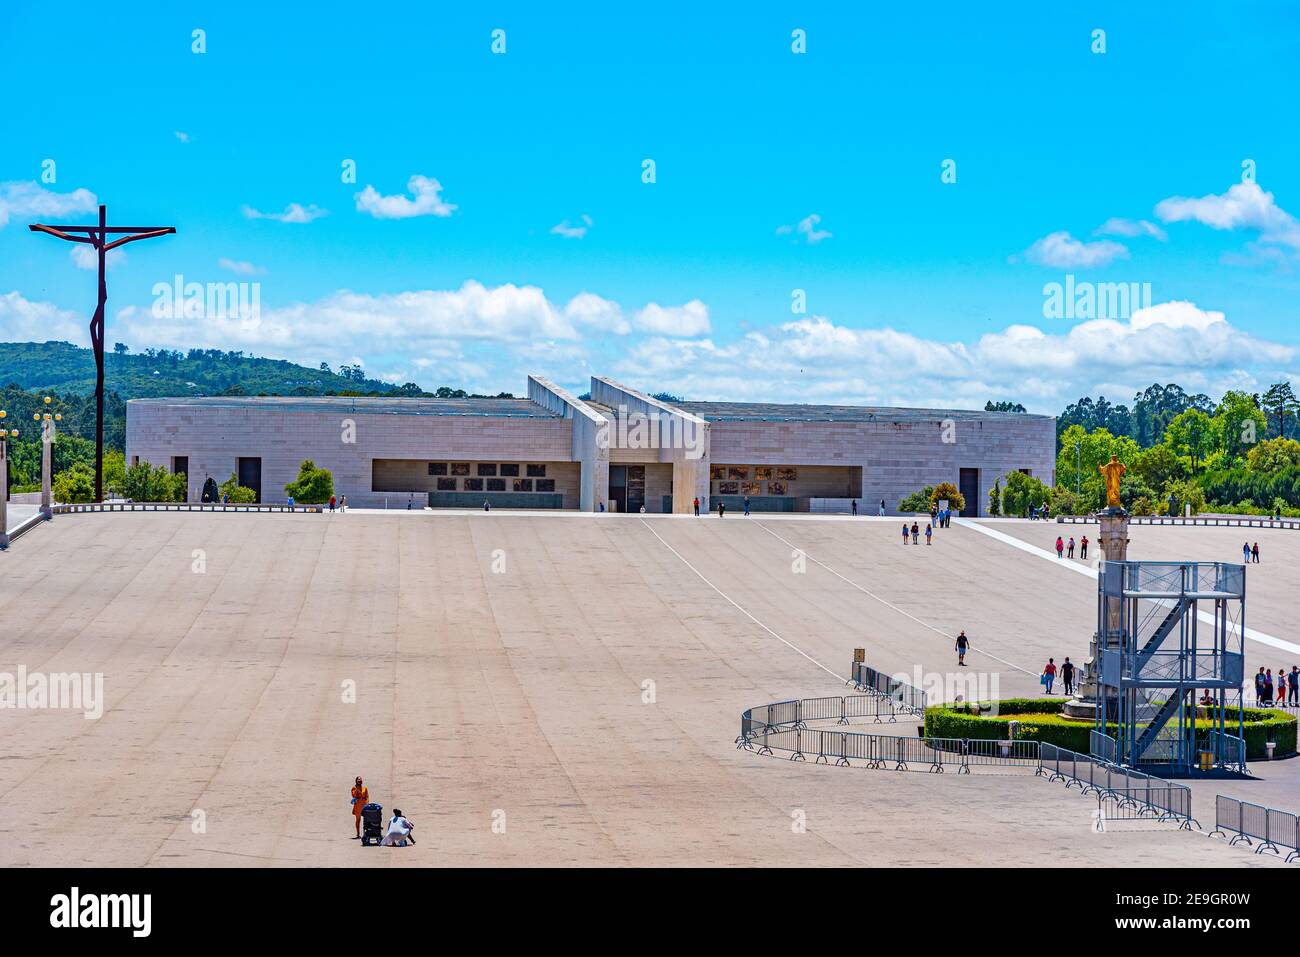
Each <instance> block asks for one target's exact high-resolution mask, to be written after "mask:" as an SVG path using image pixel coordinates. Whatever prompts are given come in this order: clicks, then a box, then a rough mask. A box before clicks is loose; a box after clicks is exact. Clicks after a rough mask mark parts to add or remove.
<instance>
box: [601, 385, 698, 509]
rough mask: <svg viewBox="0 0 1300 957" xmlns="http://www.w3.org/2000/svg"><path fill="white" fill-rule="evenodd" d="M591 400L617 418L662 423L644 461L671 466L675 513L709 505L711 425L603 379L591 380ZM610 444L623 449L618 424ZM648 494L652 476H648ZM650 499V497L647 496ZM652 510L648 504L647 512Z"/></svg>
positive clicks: (644, 451)
mask: <svg viewBox="0 0 1300 957" xmlns="http://www.w3.org/2000/svg"><path fill="white" fill-rule="evenodd" d="M591 398H592V401H594V402H599V403H601V404H602V405H607V406H609V407H610V408H611V409H614V410H616V413H617V415H618V416H622V415H624V414H626V413H635V414H638V415H642V416H651V417H654V418H655V419H657V421H658V422H659V423H660V431H659V440H658V441H657V443H656V444H657V446H658V447H657V448H653V449H643V450H641V451H642V452H643V453H644V454H643V456H642V457H641V461H646V460H651V461H653V460H657V461H659V462H662V463H668V464H671V465H672V469H673V477H672V483H673V511H674V512H676V513H679V514H686V513H689V512H690V511H691V510H692V501H693V499H695V498H696V497H698V498H699V500H700V508H701V509H702V510H703V509H707V508H708V505H709V423H708V422H706V421H705V420H704V419H701V418H700V417H699V416H697V415H692V414H690V413H689V412H683V411H681V410H680V409H674V408H673V407H672V406H670V405H667V404H665V403H663V402H660V401H659V400H658V399H652V398H651V397H650V396H648V395H644V394H642V393H640V392H637V391H636V390H635V389H630V388H628V387H627V386H624V385H620V384H619V383H617V382H615V381H613V380H612V379H606V378H604V377H602V376H592V377H591ZM610 442H611V444H612V445H615V446H622V445H623V444H624V443H623V442H622V441H620V429H619V423H618V422H617V421H616V422H614V423H612V424H611V427H610ZM646 482H647V493H648V484H649V472H647V473H646ZM647 497H648V494H647ZM649 508H650V506H649V505H648V504H647V505H646V509H647V511H648V510H649Z"/></svg>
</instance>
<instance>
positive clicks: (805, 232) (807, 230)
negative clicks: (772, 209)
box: [776, 213, 834, 246]
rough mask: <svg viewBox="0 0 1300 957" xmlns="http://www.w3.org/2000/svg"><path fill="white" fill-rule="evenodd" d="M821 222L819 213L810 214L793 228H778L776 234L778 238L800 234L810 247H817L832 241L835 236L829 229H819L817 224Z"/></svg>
mask: <svg viewBox="0 0 1300 957" xmlns="http://www.w3.org/2000/svg"><path fill="white" fill-rule="evenodd" d="M821 221H822V218H821V216H819V215H818V214H817V213H810V214H809V215H807V216H805V217H804V218H803V219H801V220H799V222H798V223H796V224H795V225H793V226H778V227H777V228H776V234H777V235H778V236H789V235H790V234H792V233H798V234H799V235H800V236H802V237H803V238H804V241H805V242H807V243H808V244H809V245H810V246H816V245H817V244H818V243H819V242H821V241H822V240H823V239H830V238H831V237H832V236H833V235H834V234H833V233H832V232H831V231H830V230H828V229H818V228H817V224H818V223H820V222H821Z"/></svg>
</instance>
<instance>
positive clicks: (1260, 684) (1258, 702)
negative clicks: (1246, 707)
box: [1255, 668, 1264, 708]
mask: <svg viewBox="0 0 1300 957" xmlns="http://www.w3.org/2000/svg"><path fill="white" fill-rule="evenodd" d="M1263 704H1264V669H1263V668H1260V669H1259V671H1258V672H1257V673H1256V675H1255V707H1257V708H1258V707H1260V706H1262V705H1263Z"/></svg>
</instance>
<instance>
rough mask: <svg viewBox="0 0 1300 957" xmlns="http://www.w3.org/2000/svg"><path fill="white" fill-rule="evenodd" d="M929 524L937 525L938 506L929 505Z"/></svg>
mask: <svg viewBox="0 0 1300 957" xmlns="http://www.w3.org/2000/svg"><path fill="white" fill-rule="evenodd" d="M930 524H931V525H938V524H939V506H938V505H931V506H930Z"/></svg>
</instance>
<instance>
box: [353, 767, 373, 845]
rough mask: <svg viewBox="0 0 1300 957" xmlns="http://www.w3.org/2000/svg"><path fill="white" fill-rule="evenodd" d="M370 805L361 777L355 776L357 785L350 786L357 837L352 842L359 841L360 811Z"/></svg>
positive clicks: (367, 789)
mask: <svg viewBox="0 0 1300 957" xmlns="http://www.w3.org/2000/svg"><path fill="white" fill-rule="evenodd" d="M369 803H370V789H369V788H368V787H366V786H365V784H363V783H362V781H361V775H359V774H358V775H357V783H356V784H354V785H352V818H353V820H354V821H355V822H356V825H357V836H356V837H355V838H354V840H357V841H359V840H361V809H362V808H363V807H365V806H366V805H367V804H369Z"/></svg>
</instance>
